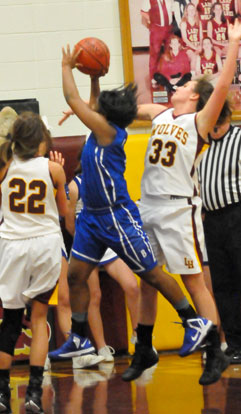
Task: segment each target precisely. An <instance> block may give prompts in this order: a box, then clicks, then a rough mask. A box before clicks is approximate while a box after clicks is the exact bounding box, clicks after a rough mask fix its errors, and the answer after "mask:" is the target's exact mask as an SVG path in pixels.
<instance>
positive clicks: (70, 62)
mask: <svg viewBox="0 0 241 414" xmlns="http://www.w3.org/2000/svg"><path fill="white" fill-rule="evenodd" d="M82 50H83V49H82V48H79V49H78V50H76V48H74V49H73V50H72V52H71V50H70V45H69V44H67V47H66V50H65V48H64V47H62V66H69V67H70V68H71V69H74V68H76V67H81V66H83V65H81V63H77V58H78V56H79V55H80V53H82Z"/></svg>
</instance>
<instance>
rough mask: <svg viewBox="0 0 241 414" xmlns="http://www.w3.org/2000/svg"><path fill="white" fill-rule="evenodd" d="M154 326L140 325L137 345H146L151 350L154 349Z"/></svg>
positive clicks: (137, 330)
mask: <svg viewBox="0 0 241 414" xmlns="http://www.w3.org/2000/svg"><path fill="white" fill-rule="evenodd" d="M153 328H154V325H142V324H141V323H138V326H137V329H136V332H137V343H138V344H142V345H146V346H148V347H149V348H152V332H153Z"/></svg>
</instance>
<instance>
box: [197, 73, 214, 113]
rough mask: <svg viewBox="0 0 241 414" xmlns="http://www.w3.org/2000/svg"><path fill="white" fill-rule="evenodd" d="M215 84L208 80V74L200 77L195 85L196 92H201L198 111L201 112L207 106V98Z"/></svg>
mask: <svg viewBox="0 0 241 414" xmlns="http://www.w3.org/2000/svg"><path fill="white" fill-rule="evenodd" d="M213 89H214V88H213V85H212V84H211V83H210V82H209V81H208V80H207V76H203V77H201V78H199V79H198V80H197V82H196V85H195V87H194V92H196V93H198V94H199V99H198V101H197V107H196V111H197V112H199V111H201V109H203V107H204V106H205V104H206V102H207V100H208V99H209V97H210V95H211V94H212V92H213Z"/></svg>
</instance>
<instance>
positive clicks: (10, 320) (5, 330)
mask: <svg viewBox="0 0 241 414" xmlns="http://www.w3.org/2000/svg"><path fill="white" fill-rule="evenodd" d="M23 312H24V308H21V309H5V308H4V309H3V320H2V323H1V325H0V337H1V340H0V412H3V413H6V414H10V413H11V407H10V398H11V392H10V368H11V364H12V359H13V355H14V348H15V345H16V342H17V339H18V337H19V335H20V333H21V330H22V317H23Z"/></svg>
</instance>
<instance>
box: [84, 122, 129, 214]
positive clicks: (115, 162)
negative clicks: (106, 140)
mask: <svg viewBox="0 0 241 414" xmlns="http://www.w3.org/2000/svg"><path fill="white" fill-rule="evenodd" d="M113 127H114V128H115V129H116V137H115V139H114V141H113V142H112V143H111V145H108V146H100V145H98V143H97V141H96V138H95V136H94V134H93V133H91V134H90V136H89V138H88V140H87V142H86V144H85V146H84V149H83V153H82V157H81V163H82V168H83V173H82V189H81V191H82V194H81V196H82V200H83V203H84V208H90V209H102V208H105V207H110V206H114V205H119V204H121V203H125V202H127V201H129V200H130V196H129V194H128V191H127V184H126V180H125V178H124V172H125V168H126V155H125V152H124V145H125V143H126V139H127V133H126V131H125V130H124V129H121V128H119V127H118V126H116V125H113Z"/></svg>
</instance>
